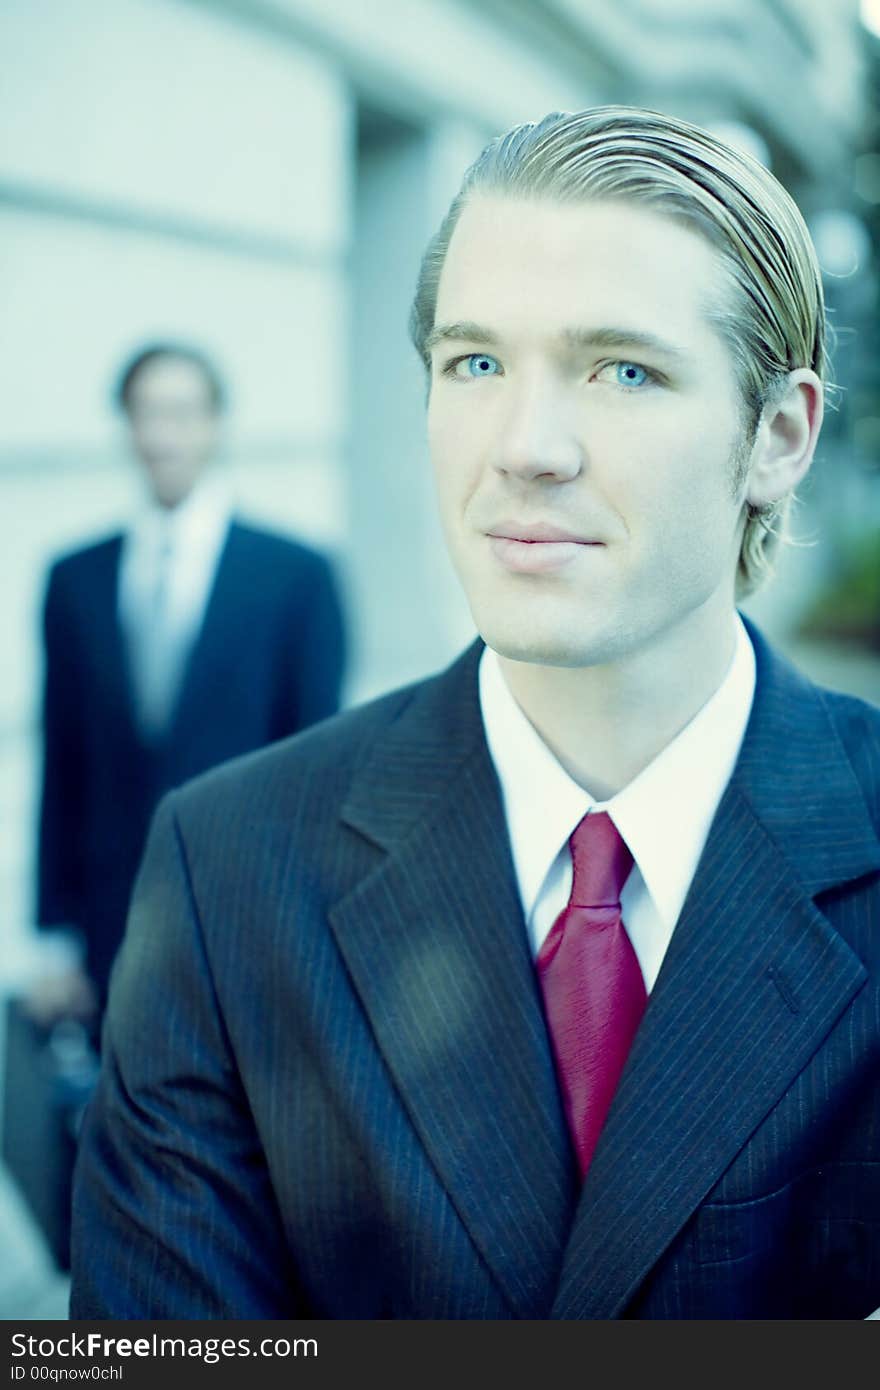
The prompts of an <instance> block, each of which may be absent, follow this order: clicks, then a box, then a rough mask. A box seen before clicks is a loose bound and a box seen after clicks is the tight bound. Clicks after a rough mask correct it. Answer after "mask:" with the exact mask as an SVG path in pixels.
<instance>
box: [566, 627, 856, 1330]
mask: <svg viewBox="0 0 880 1390" xmlns="http://www.w3.org/2000/svg"><path fill="white" fill-rule="evenodd" d="M751 635H752V640H753V643H754V645H755V648H756V656H757V659H758V684H757V689H756V696H755V704H754V708H753V711H752V717H751V719H750V722H749V727H748V730H747V733H746V738H745V740H744V743H743V748H742V750H741V754H740V758H739V761H738V763H737V767H736V769H735V772H734V775H733V778H732V779H731V783H730V785H729V787H728V789H727V791H726V793H725V795H724V797H723V799H722V802H721V805H720V807H719V810H718V813H717V815H716V818H715V821H714V823H713V827H712V831H711V833H710V836H709V840H708V843H707V846H706V850H705V852H704V854H703V857H702V859H701V861H700V864H699V866H698V869H697V873H696V875H695V878H694V881H693V883H692V886H691V891H690V893H689V895H688V898H687V901H686V903H685V906H684V909H683V911H682V914H681V917H680V919H679V922H678V925H677V926H676V929H675V933H674V935H673V938H672V942H671V944H670V947H669V951H668V952H667V956H666V959H665V960H664V963H663V967H662V970H661V972H660V976H659V978H658V980H657V984H656V986H655V989H654V991H653V993H652V996H651V999H650V1002H649V1005H648V1009H647V1011H646V1013H645V1017H644V1019H643V1022H642V1026H641V1028H640V1030H639V1033H638V1035H637V1037H636V1041H635V1043H634V1045H633V1050H632V1053H631V1055H630V1058H629V1060H628V1063H627V1067H626V1070H625V1072H624V1076H623V1078H622V1080H621V1083H620V1086H619V1088H618V1092H617V1094H616V1096H615V1100H614V1104H613V1106H612V1109H611V1111H610V1112H609V1117H608V1121H607V1123H606V1125H605V1129H604V1131H603V1134H602V1137H601V1139H600V1142H599V1145H598V1147H597V1150H596V1154H595V1157H594V1160H593V1164H592V1166H591V1169H590V1172H589V1174H588V1177H587V1180H586V1182H585V1184H584V1187H583V1191H582V1193H581V1200H580V1203H579V1207H578V1212H577V1216H576V1219H575V1222H574V1226H573V1229H572V1234H571V1240H570V1243H569V1247H568V1250H567V1253H566V1259H565V1265H564V1269H563V1273H562V1277H561V1280H560V1285H559V1291H558V1295H557V1299H556V1302H555V1305H554V1309H553V1316H554V1317H560V1318H609V1317H615V1316H618V1315H619V1314H620V1313H621V1311H622V1310H623V1309H624V1307H625V1306H626V1304H627V1302H628V1301H629V1300H630V1299H631V1298H632V1296H633V1294H634V1293H635V1291H636V1290H637V1288H638V1287H639V1285H640V1284H641V1282H642V1281H643V1280H644V1278H645V1277H646V1275H647V1274H648V1272H649V1271H650V1269H651V1267H652V1266H653V1265H654V1264H655V1263H656V1261H657V1260H658V1259H659V1258H660V1256H661V1255H662V1253H663V1251H664V1250H665V1249H666V1248H667V1246H668V1245H669V1243H670V1242H671V1241H672V1240H673V1239H674V1237H675V1236H676V1235H677V1234H678V1232H679V1231H680V1230H681V1228H682V1227H683V1225H684V1224H685V1223H686V1222H687V1221H688V1219H689V1218H690V1217H691V1215H692V1214H693V1213H694V1211H695V1209H696V1208H697V1207H698V1206H699V1204H700V1203H701V1202H702V1201H703V1199H704V1198H705V1197H706V1195H707V1193H708V1192H709V1191H710V1190H711V1188H712V1187H713V1186H714V1185H715V1183H716V1182H717V1181H718V1179H719V1178H720V1177H721V1175H722V1174H723V1172H724V1171H725V1169H726V1168H727V1167H728V1166H729V1164H730V1163H731V1162H732V1161H733V1159H734V1158H735V1157H736V1155H737V1153H738V1152H739V1151H740V1150H741V1149H742V1147H743V1145H744V1144H745V1143H746V1141H747V1140H748V1138H749V1135H750V1134H751V1133H752V1131H753V1130H754V1129H755V1127H756V1126H757V1125H758V1124H759V1123H760V1122H761V1120H762V1119H764V1117H765V1116H766V1115H767V1114H768V1112H769V1111H770V1110H771V1109H772V1108H773V1106H774V1105H775V1104H776V1102H777V1101H778V1100H779V1098H780V1097H781V1095H782V1094H783V1093H784V1091H785V1090H786V1089H787V1088H788V1086H789V1085H790V1084H791V1082H792V1081H793V1079H794V1078H795V1077H796V1076H797V1074H798V1072H800V1071H801V1070H802V1069H803V1067H804V1066H805V1065H806V1064H807V1062H808V1061H809V1059H810V1057H811V1056H812V1055H813V1053H814V1052H815V1051H816V1050H817V1049H818V1048H819V1047H820V1046H821V1045H822V1043H823V1041H824V1040H825V1038H826V1037H827V1035H828V1033H829V1031H830V1030H831V1029H832V1027H833V1026H834V1024H835V1023H836V1022H837V1020H838V1019H839V1018H840V1016H841V1014H842V1013H843V1012H844V1010H845V1009H846V1008H847V1006H848V1004H849V1003H850V1001H851V1000H852V998H853V997H854V995H855V994H856V993H857V992H858V990H859V989H860V988H861V986H862V985H863V983H864V981H865V979H866V978H867V977H866V972H865V969H864V967H863V966H862V964H861V962H860V961H859V960H858V958H857V957H856V956H855V955H854V953H853V952H852V951H851V950H850V948H849V946H848V945H847V944H846V943H845V942H844V941H843V939H842V938H841V937H840V936H839V935H838V933H837V932H836V931H835V930H834V929H833V927H832V926H831V925H830V923H829V922H828V921H827V920H826V918H825V917H824V916H823V915H822V913H821V912H820V911H819V909H818V908H817V906H816V904H815V901H814V895H815V894H817V893H818V892H820V891H822V890H823V889H827V888H830V887H832V886H836V885H838V884H840V883H843V882H847V881H849V880H851V879H853V878H856V877H859V876H861V875H863V874H866V873H869V872H875V871H877V870H878V869H880V845H878V841H877V836H876V834H875V832H874V829H873V826H872V824H871V822H870V819H869V817H868V814H867V811H866V808H865V805H864V801H863V798H862V795H861V791H860V788H859V785H858V782H857V780H856V778H855V775H854V773H853V771H852V768H851V766H850V763H849V761H848V759H847V758H846V755H845V752H844V750H843V748H842V746H841V744H840V742H839V740H838V737H837V734H836V732H835V730H834V726H833V724H832V722H831V719H830V717H829V715H828V712H827V710H826V708H825V705H824V702H823V700H822V697H821V695H820V693H819V692H818V691H817V690H816V689H815V688H814V687H812V686H811V685H810V684H809V683H808V682H806V681H804V680H803V679H802V678H801V677H799V676H798V675H797V674H796V673H795V672H794V671H793V670H792V669H791V668H790V667H788V666H787V665H786V664H785V663H783V662H781V661H779V660H778V659H777V658H775V657H774V656H773V655H772V654H771V652H770V651H769V649H768V648H767V647H766V645H765V644H764V643H763V642H762V641H761V639H760V638H759V637H758V635H757V634H756V633H754V632H752V634H751Z"/></svg>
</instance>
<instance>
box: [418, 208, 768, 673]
mask: <svg viewBox="0 0 880 1390" xmlns="http://www.w3.org/2000/svg"><path fill="white" fill-rule="evenodd" d="M717 293H718V270H717V267H716V262H715V253H714V251H713V250H712V248H711V247H710V245H709V244H708V243H707V242H706V241H704V239H703V238H702V237H701V236H699V235H698V234H697V233H695V232H692V231H690V230H689V229H687V228H686V227H684V226H683V225H682V224H680V223H678V222H674V221H672V220H671V219H669V218H667V217H664V216H661V215H659V214H657V213H654V212H651V211H649V210H648V209H646V208H645V207H644V206H639V205H634V204H632V203H630V204H626V203H622V202H594V203H580V204H561V203H555V202H552V201H541V200H525V199H518V198H512V197H503V196H497V195H493V196H489V195H482V196H478V197H475V198H474V200H473V201H472V202H471V203H470V204H469V205H468V206H467V207H466V208H465V210H464V212H463V213H462V215H461V218H460V221H459V223H458V225H457V227H456V229H455V232H454V233H453V237H452V241H451V244H450V247H449V251H448V254H447V257H446V263H445V265H444V268H443V273H442V277H441V281H440V286H439V293H438V299H437V310H436V315H435V332H434V334H433V335H432V339H431V343H432V345H431V360H432V367H431V392H430V403H429V410H428V429H429V438H430V445H431V455H432V460H433V465H434V470H435V473H436V481H437V488H438V493H439V498H440V508H441V515H442V519H443V525H444V529H445V532H446V537H447V541H448V544H449V547H450V551H451V554H452V558H453V562H454V564H455V566H456V569H457V571H458V574H459V577H460V579H461V581H462V583H463V585H464V588H465V591H466V593H467V596H468V599H469V602H470V605H471V609H472V612H473V615H474V620H475V622H476V625H477V628H478V630H479V631H480V632H481V634H482V635H483V637H484V638H485V640H486V641H487V643H488V644H489V645H490V646H491V647H494V648H495V649H496V650H497V651H499V652H500V653H501V654H502V655H504V656H508V657H510V658H512V659H514V660H520V661H532V662H540V663H545V664H549V665H561V666H584V665H593V664H599V663H606V662H611V661H614V660H618V659H620V658H622V657H624V656H626V655H628V654H630V653H632V652H635V651H638V650H640V649H648V648H650V647H651V646H652V645H653V644H654V643H657V642H662V640H663V639H664V637H665V636H666V635H667V634H669V633H671V632H673V631H674V630H675V629H680V630H681V631H682V632H683V633H684V632H686V631H691V630H692V631H693V633H694V634H699V633H701V632H702V633H703V634H705V632H706V631H709V630H711V628H712V624H713V623H714V621H715V619H716V618H717V619H718V620H719V621H720V620H721V619H722V615H723V614H729V613H730V611H731V610H732V606H733V601H734V600H733V594H734V577H735V570H736V561H737V555H738V550H739V539H740V534H741V525H742V499H741V493H740V495H739V496H735V489H734V481H733V480H734V475H735V472H736V471H737V464H738V462H739V463H741V462H742V458H743V451H744V450H745V449H746V442H745V440H744V438H743V423H742V408H741V403H740V399H739V396H738V392H737V386H736V382H735V378H734V373H733V368H732V364H731V360H730V357H729V354H728V352H727V349H726V348H725V346H724V344H723V342H722V340H721V338H720V337H719V336H718V335H717V333H716V332H715V331H714V330H713V329H712V328H711V327H710V326H709V324H708V322H707V321H706V317H705V306H706V304H707V302H709V301H711V300H712V299H713V297H715V296H717ZM444 330H445V331H444ZM441 334H442V336H440V335H441ZM682 625H684V627H682ZM699 640H700V639H699V636H696V637H695V642H696V643H697V645H698V643H699Z"/></svg>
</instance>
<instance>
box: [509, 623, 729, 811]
mask: <svg viewBox="0 0 880 1390" xmlns="http://www.w3.org/2000/svg"><path fill="white" fill-rule="evenodd" d="M701 636H702V639H703V640H702V641H701V642H699V643H698V644H695V643H694V636H693V633H690V634H687V635H686V634H684V633H672V634H669V633H667V634H665V635H664V636H663V638H662V639H658V640H657V642H655V643H654V644H653V645H652V646H650V647H647V648H645V647H642V648H640V649H639V650H638V651H635V652H631V653H629V654H627V655H626V656H625V657H623V658H622V659H621V660H619V661H615V662H613V663H609V664H607V665H602V666H575V667H572V666H543V665H539V664H537V663H531V662H523V661H512V660H511V659H509V658H508V657H501V658H500V662H501V668H502V671H503V673H504V678H505V680H506V681H507V684H508V686H509V688H510V690H511V693H512V694H513V696H514V698H515V700H516V701H517V704H518V705H519V706H520V708H521V709H522V710H523V712H524V713H525V715H526V717H527V718H528V719H529V721H530V722H531V723H532V725H533V726H534V727H535V729H536V730H537V732H538V733H539V734H540V735H541V737H542V739H543V740H544V742H545V743H546V744H547V746H548V747H549V748H550V750H551V752H552V753H553V754H554V755H555V757H556V758H557V759H558V760H559V762H560V763H561V764H562V766H563V767H564V768H565V770H566V772H567V773H568V774H569V776H570V777H572V778H573V780H574V781H575V782H577V783H578V785H579V786H581V787H583V788H584V790H585V791H587V792H589V793H590V795H591V796H593V797H595V798H596V799H597V800H600V801H605V800H607V799H608V798H609V797H612V796H614V795H615V794H616V793H617V792H619V791H621V790H622V788H623V787H625V786H627V785H628V784H629V783H630V782H631V781H632V780H633V779H634V778H635V777H637V776H638V774H639V773H640V772H641V771H642V770H643V768H645V767H647V766H648V764H649V763H650V762H652V761H653V759H654V758H655V757H656V756H657V754H658V753H660V752H662V750H663V749H664V748H665V747H666V745H667V744H669V743H671V742H672V740H673V739H674V738H675V737H676V735H677V734H679V733H680V732H681V730H682V729H683V728H684V727H685V725H686V724H688V723H689V722H690V721H691V719H693V717H694V715H695V714H697V712H698V711H699V710H701V709H702V707H703V705H705V704H706V702H707V701H708V700H709V699H710V698H711V697H712V695H714V693H715V691H716V690H717V689H718V687H719V686H720V685H721V682H722V681H723V680H724V677H725V675H726V674H727V672H728V670H729V668H730V663H731V661H732V659H733V652H734V646H735V641H736V627H735V616H734V613H733V611H732V610H731V612H730V616H729V620H728V621H727V622H726V623H724V622H722V623H718V622H716V623H715V624H714V629H713V630H711V631H706V632H703V633H702V634H701Z"/></svg>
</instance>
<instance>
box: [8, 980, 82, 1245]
mask: <svg viewBox="0 0 880 1390" xmlns="http://www.w3.org/2000/svg"><path fill="white" fill-rule="evenodd" d="M97 1073H98V1057H97V1054H96V1052H95V1050H94V1048H93V1047H92V1044H91V1041H90V1039H89V1034H88V1031H87V1030H86V1028H85V1027H84V1026H83V1025H82V1023H80V1022H79V1021H78V1020H76V1019H66V1018H65V1019H60V1020H58V1021H56V1022H55V1023H52V1024H50V1025H46V1024H42V1023H38V1022H36V1020H34V1019H33V1018H32V1017H31V1016H30V1015H29V1014H28V1013H27V1011H26V1010H25V1008H24V1007H23V1005H22V1003H21V1001H20V1000H19V999H10V1000H9V1001H8V1002H7V1007H6V1076H5V1086H4V1093H3V1148H2V1156H3V1161H4V1163H5V1164H6V1166H7V1168H8V1170H9V1173H10V1175H11V1176H12V1178H13V1179H14V1180H15V1182H16V1184H17V1186H18V1188H19V1190H20V1191H21V1194H22V1196H23V1197H24V1200H25V1202H26V1203H27V1206H28V1207H29V1208H30V1211H31V1213H32V1214H33V1217H34V1219H35V1221H36V1223H37V1225H38V1226H39V1228H40V1230H41V1231H42V1233H43V1235H44V1236H45V1239H46V1243H47V1245H48V1246H49V1249H50V1251H51V1252H52V1255H53V1257H54V1259H55V1261H56V1263H57V1264H58V1267H59V1268H60V1269H62V1270H67V1269H69V1268H70V1192H71V1179H72V1176H73V1163H74V1159H75V1157H76V1144H77V1136H78V1133H79V1127H80V1123H81V1120H82V1115H83V1111H84V1109H85V1105H86V1102H87V1100H88V1098H89V1096H90V1094H91V1092H92V1089H93V1087H94V1084H95V1080H96V1079H97Z"/></svg>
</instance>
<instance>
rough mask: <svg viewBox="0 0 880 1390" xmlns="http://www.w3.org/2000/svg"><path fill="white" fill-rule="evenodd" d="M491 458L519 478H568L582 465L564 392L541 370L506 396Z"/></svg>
mask: <svg viewBox="0 0 880 1390" xmlns="http://www.w3.org/2000/svg"><path fill="white" fill-rule="evenodd" d="M493 463H494V466H495V468H496V470H497V471H498V472H499V473H504V474H508V475H510V476H511V477H516V478H521V479H532V478H544V477H545V478H548V479H555V480H556V481H558V482H566V481H568V480H570V479H572V478H576V477H577V475H578V474H579V473H580V471H581V469H582V468H583V465H584V452H583V447H582V444H581V441H580V438H579V436H578V432H577V429H576V426H575V423H574V421H573V420H572V418H571V410H570V403H569V402H568V401H567V399H566V392H565V391H564V390H562V389H561V388H560V387H559V385H558V384H556V383H555V382H554V381H552V380H551V379H549V378H548V377H547V376H545V375H544V374H543V373H541V374H537V373H536V374H535V375H534V376H532V377H531V378H530V379H528V380H523V379H521V380H520V381H519V382H518V383H517V384H516V386H515V387H512V389H511V390H510V392H509V395H508V397H507V400H506V401H505V410H504V413H503V415H502V419H501V424H500V429H499V432H498V435H497V437H496V447H495V451H494V458H493Z"/></svg>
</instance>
